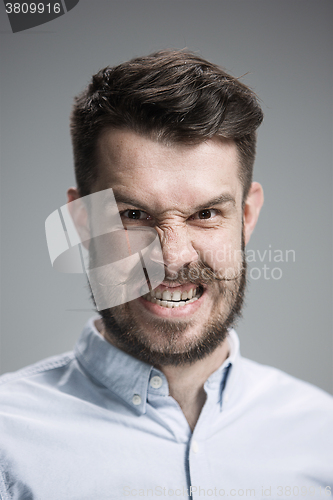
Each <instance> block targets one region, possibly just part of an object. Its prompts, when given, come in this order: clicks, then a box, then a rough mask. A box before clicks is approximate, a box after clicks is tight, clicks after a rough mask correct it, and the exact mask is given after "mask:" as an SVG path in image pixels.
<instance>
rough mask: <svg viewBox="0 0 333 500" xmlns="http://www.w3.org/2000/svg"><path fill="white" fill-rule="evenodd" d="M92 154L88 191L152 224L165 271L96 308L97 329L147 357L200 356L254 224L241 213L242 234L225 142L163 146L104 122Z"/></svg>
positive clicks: (236, 287) (238, 191)
mask: <svg viewBox="0 0 333 500" xmlns="http://www.w3.org/2000/svg"><path fill="white" fill-rule="evenodd" d="M98 153H99V154H98V181H97V182H96V184H95V185H94V191H100V190H104V189H107V188H112V189H113V192H114V195H115V198H116V201H117V205H118V209H119V212H120V214H121V217H122V221H123V224H124V226H125V227H142V226H149V227H153V228H155V230H156V231H157V233H158V235H159V237H160V241H161V246H162V251H163V258H164V264H165V273H166V277H165V280H164V281H163V283H162V284H161V285H160V286H159V287H158V288H157V289H155V290H154V291H153V292H152V293H150V294H148V295H147V296H144V297H140V298H138V299H136V300H133V301H131V302H128V303H127V304H123V305H121V306H117V307H114V308H112V309H109V310H105V311H101V314H102V317H103V318H104V324H105V327H106V335H107V336H109V338H110V340H111V341H113V342H116V343H117V344H118V345H119V346H120V347H122V348H124V349H125V350H127V352H130V353H131V354H134V355H136V356H137V357H141V359H143V360H144V361H148V362H152V363H154V364H163V363H164V364H167V363H179V362H184V361H185V360H186V359H189V360H191V361H193V359H194V358H195V355H194V352H196V356H197V357H200V356H201V357H202V354H205V353H207V352H211V350H212V349H214V348H215V347H216V346H217V345H218V344H219V343H221V341H223V340H224V338H225V336H226V330H227V327H228V326H230V323H231V322H232V321H233V320H234V318H235V316H236V315H237V314H238V313H239V312H240V308H241V303H242V297H243V292H244V287H245V270H244V268H243V264H244V259H243V255H242V241H243V235H245V239H246V240H247V239H248V237H249V233H250V232H251V230H252V228H251V227H252V226H253V225H254V224H253V221H251V223H250V224H248V219H249V217H248V216H246V217H245V225H247V226H251V224H252V226H251V227H247V226H246V227H245V231H244V234H243V211H242V185H241V182H240V180H239V176H238V172H239V160H238V157H237V150H236V146H235V144H234V142H233V141H231V140H222V139H217V138H214V139H210V140H207V141H206V142H202V143H200V144H198V145H184V144H172V145H165V144H163V143H158V142H157V141H154V140H151V139H148V138H146V137H143V136H141V135H138V134H136V133H134V132H131V131H128V130H125V131H124V130H122V131H119V130H108V131H105V132H104V133H103V134H102V136H101V137H100V139H99V143H98ZM258 213H259V211H258ZM245 215H246V209H245ZM252 218H253V217H252ZM254 223H255V222H254ZM216 278H217V279H216ZM225 278H226V279H225ZM179 299H181V300H179ZM111 329H112V331H111ZM133 344H135V345H133ZM140 353H141V354H140ZM190 353H192V354H191V355H190ZM200 353H201V354H200ZM191 356H192V358H193V356H194V358H193V359H192V358H191Z"/></svg>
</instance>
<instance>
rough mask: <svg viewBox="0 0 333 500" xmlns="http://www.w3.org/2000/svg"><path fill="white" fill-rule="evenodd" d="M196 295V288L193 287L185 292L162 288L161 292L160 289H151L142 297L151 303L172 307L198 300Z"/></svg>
mask: <svg viewBox="0 0 333 500" xmlns="http://www.w3.org/2000/svg"><path fill="white" fill-rule="evenodd" d="M196 295H197V288H196V287H194V288H191V289H190V290H187V291H186V292H181V291H179V290H178V291H176V292H172V290H170V289H167V290H164V291H163V292H162V291H160V290H151V292H150V293H147V294H146V295H143V297H144V298H145V299H146V300H148V301H149V302H152V303H153V304H158V305H159V306H162V307H168V308H174V307H182V306H185V305H186V304H191V302H194V301H196V300H198V298H199V297H196Z"/></svg>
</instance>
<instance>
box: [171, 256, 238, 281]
mask: <svg viewBox="0 0 333 500" xmlns="http://www.w3.org/2000/svg"><path fill="white" fill-rule="evenodd" d="M245 273H246V260H245V259H243V261H242V262H240V263H239V265H238V266H237V267H236V269H235V268H234V267H233V268H229V269H227V270H225V269H224V270H223V271H222V270H220V271H214V269H213V268H212V267H211V266H209V265H208V264H205V263H204V262H202V261H199V262H195V263H190V264H187V265H185V266H183V267H182V268H181V269H179V270H178V271H175V272H170V271H168V270H166V271H165V279H164V282H165V283H167V282H170V284H171V283H172V284H175V282H177V283H178V284H179V285H185V284H186V283H193V284H194V285H210V284H213V283H215V282H228V281H235V280H238V279H239V278H240V277H241V276H242V275H243V274H245Z"/></svg>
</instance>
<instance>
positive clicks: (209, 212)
mask: <svg viewBox="0 0 333 500" xmlns="http://www.w3.org/2000/svg"><path fill="white" fill-rule="evenodd" d="M217 214H218V210H214V209H212V208H209V209H208V208H207V209H205V210H200V212H197V213H196V214H194V215H192V216H191V217H190V219H191V220H195V219H201V220H207V219H213V217H216V215H217Z"/></svg>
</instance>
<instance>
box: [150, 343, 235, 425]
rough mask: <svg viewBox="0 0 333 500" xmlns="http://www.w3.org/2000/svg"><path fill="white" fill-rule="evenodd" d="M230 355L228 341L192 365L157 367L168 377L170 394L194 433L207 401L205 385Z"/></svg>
mask: <svg viewBox="0 0 333 500" xmlns="http://www.w3.org/2000/svg"><path fill="white" fill-rule="evenodd" d="M228 353H229V344H228V340H227V339H226V340H225V341H224V342H223V343H222V344H221V345H220V346H219V347H217V348H216V349H215V351H213V352H212V353H211V354H209V355H208V356H206V357H205V358H203V359H200V360H199V361H196V362H195V363H193V364H191V365H183V366H172V365H167V366H158V367H157V368H158V369H159V370H161V371H162V372H163V373H164V375H165V376H166V378H167V381H168V385H169V394H170V396H172V397H173V398H174V399H175V400H176V401H177V403H178V404H179V406H180V407H181V409H182V411H183V413H184V415H185V418H186V420H187V422H188V424H189V426H190V427H191V430H192V431H193V430H194V427H195V425H196V423H197V421H198V418H199V415H200V413H201V410H202V408H203V405H204V404H205V401H206V393H205V390H204V383H205V382H206V380H207V379H208V378H209V377H210V375H211V374H212V373H214V372H215V371H216V370H217V369H218V368H219V367H220V366H221V365H222V363H223V362H224V361H225V360H226V359H227V357H228Z"/></svg>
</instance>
